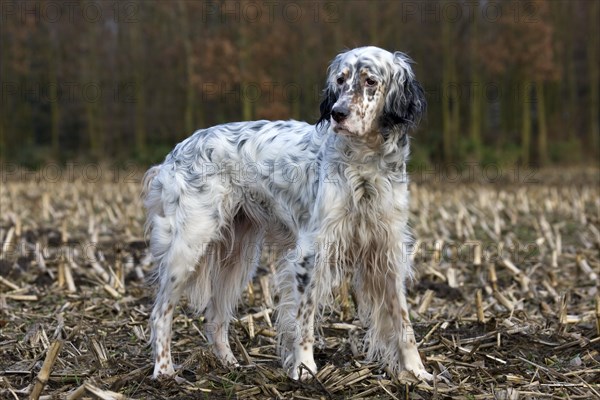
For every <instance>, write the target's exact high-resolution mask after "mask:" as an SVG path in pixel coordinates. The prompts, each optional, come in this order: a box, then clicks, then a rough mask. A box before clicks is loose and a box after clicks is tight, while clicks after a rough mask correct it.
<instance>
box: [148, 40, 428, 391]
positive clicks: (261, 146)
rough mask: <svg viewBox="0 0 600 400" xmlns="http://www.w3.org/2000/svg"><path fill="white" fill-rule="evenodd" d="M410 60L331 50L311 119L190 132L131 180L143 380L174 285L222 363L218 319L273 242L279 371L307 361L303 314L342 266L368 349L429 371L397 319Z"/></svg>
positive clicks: (224, 320) (164, 356) (165, 352)
mask: <svg viewBox="0 0 600 400" xmlns="http://www.w3.org/2000/svg"><path fill="white" fill-rule="evenodd" d="M425 104H426V102H425V98H424V95H423V90H422V89H421V86H420V85H419V83H418V82H417V81H416V80H415V78H414V74H413V72H412V70H411V67H410V59H409V58H408V57H406V56H405V55H404V54H402V53H399V52H396V53H389V52H387V51H385V50H382V49H378V48H375V47H363V48H358V49H354V50H350V51H347V52H344V53H342V54H340V55H338V56H337V57H336V58H335V59H334V60H333V61H332V63H331V65H330V67H329V70H328V79H327V83H326V87H325V90H324V93H323V101H322V103H321V106H320V111H321V117H320V119H319V121H318V122H317V124H316V125H310V124H307V123H304V122H298V121H255V122H241V123H230V124H224V125H219V126H215V127H212V128H208V129H204V130H200V131H197V132H195V133H194V134H193V135H192V136H191V137H189V138H188V139H186V140H184V141H183V142H181V143H180V144H178V145H177V146H176V147H175V149H174V150H173V151H172V152H171V153H170V154H169V155H168V156H167V158H166V159H165V161H164V162H163V163H162V164H161V165H158V166H155V167H152V168H151V169H150V170H149V171H148V172H147V173H146V175H145V177H144V180H143V193H144V198H145V207H146V210H147V214H148V219H147V225H146V227H147V231H148V233H149V236H150V248H151V251H152V254H153V256H154V260H155V263H156V274H155V276H156V282H157V284H158V291H157V295H156V302H155V305H154V309H153V312H152V316H151V328H152V337H151V341H152V344H153V349H154V355H155V360H154V361H155V369H154V377H158V376H160V375H171V374H173V372H174V369H173V365H172V361H171V355H170V336H171V320H172V315H173V310H174V308H175V305H176V304H177V302H178V300H179V298H180V296H181V295H183V294H187V296H188V297H189V298H190V301H191V304H192V305H193V307H194V308H195V309H196V310H197V311H198V312H201V313H204V314H205V316H206V318H207V333H208V337H209V340H210V341H211V343H212V344H213V350H214V352H215V354H216V355H217V356H218V357H219V358H221V359H222V360H223V361H224V362H226V363H230V364H235V363H236V360H235V357H234V355H233V353H232V352H231V349H230V348H229V343H228V342H229V341H228V336H227V327H228V325H229V321H230V320H231V318H232V315H233V312H234V308H235V305H236V303H237V301H238V299H239V298H240V296H241V293H242V290H243V288H244V287H245V285H246V284H247V282H248V280H249V279H251V277H252V275H253V273H254V271H255V269H256V266H257V264H258V260H259V258H260V253H261V249H262V248H263V246H264V245H265V243H266V242H269V243H268V244H269V247H273V245H275V247H279V248H280V249H282V252H283V253H284V254H285V256H284V257H283V258H282V260H281V262H280V265H279V268H278V271H279V272H278V274H277V276H276V280H275V286H276V289H277V294H278V297H279V305H278V312H277V314H278V317H277V329H278V334H279V353H280V356H281V359H282V364H283V366H284V368H285V369H286V370H287V371H288V372H289V374H290V376H292V377H294V378H304V377H307V376H308V375H307V374H306V373H302V372H301V370H300V369H299V367H300V366H301V365H304V366H306V367H307V368H309V369H311V370H313V372H314V371H316V364H315V362H314V358H313V343H314V332H313V331H314V329H313V321H314V315H315V312H318V311H319V309H322V307H324V306H327V305H331V304H332V303H333V296H332V288H333V287H335V286H337V285H339V284H340V283H341V282H342V280H343V279H345V277H346V276H348V275H352V276H353V286H354V289H355V290H356V291H357V292H358V293H360V296H358V298H359V300H360V301H359V304H358V311H359V315H360V316H361V318H362V319H363V321H364V323H365V325H367V326H369V330H368V333H367V336H366V340H365V345H366V350H367V354H368V356H369V357H371V358H374V359H379V360H381V361H382V363H384V364H386V365H388V366H389V367H391V369H392V370H394V371H400V370H403V369H408V370H411V371H413V372H414V373H415V374H416V375H417V376H419V377H421V378H426V379H429V378H430V377H431V375H430V374H428V373H427V372H426V371H425V369H424V367H423V364H422V362H421V359H420V357H419V354H418V351H417V349H416V344H415V340H414V334H413V333H412V328H411V327H410V321H409V320H408V311H407V302H406V298H405V282H406V280H407V279H408V278H409V277H410V276H411V273H412V268H411V265H410V259H409V252H408V246H409V244H410V242H411V240H412V239H411V236H410V232H409V230H408V227H407V218H408V186H407V185H408V182H407V179H406V168H405V163H406V161H407V158H408V154H409V140H408V132H409V130H410V129H411V128H414V127H415V126H416V125H417V124H418V122H419V119H420V117H421V115H422V114H423V113H424V111H425Z"/></svg>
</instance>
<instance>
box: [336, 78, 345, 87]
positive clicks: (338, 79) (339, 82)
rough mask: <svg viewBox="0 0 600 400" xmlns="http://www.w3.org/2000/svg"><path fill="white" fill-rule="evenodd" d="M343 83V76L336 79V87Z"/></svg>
mask: <svg viewBox="0 0 600 400" xmlns="http://www.w3.org/2000/svg"><path fill="white" fill-rule="evenodd" d="M344 81H345V79H344V77H343V76H340V77H338V78H337V81H336V82H337V83H338V85H341V84H343V83H344Z"/></svg>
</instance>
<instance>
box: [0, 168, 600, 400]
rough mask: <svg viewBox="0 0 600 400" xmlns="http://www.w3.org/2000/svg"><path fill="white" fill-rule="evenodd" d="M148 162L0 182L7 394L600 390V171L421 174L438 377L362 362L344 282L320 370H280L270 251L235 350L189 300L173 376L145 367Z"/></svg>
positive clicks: (421, 250)
mask: <svg viewBox="0 0 600 400" xmlns="http://www.w3.org/2000/svg"><path fill="white" fill-rule="evenodd" d="M139 176H140V175H139V174H138V175H132V176H128V174H123V175H122V176H117V175H113V176H111V178H110V179H108V178H107V177H106V176H104V177H103V178H102V179H99V180H98V181H96V182H91V181H90V180H89V179H88V180H86V179H83V178H81V177H79V178H75V179H70V177H65V176H63V177H62V178H61V179H58V180H56V179H48V177H47V176H44V175H37V176H36V175H31V176H29V175H28V176H25V175H20V176H19V179H11V180H6V181H3V182H1V183H0V184H1V192H0V210H1V212H0V245H1V246H2V249H1V253H0V398H7V399H11V398H14V399H21V398H28V397H29V396H30V395H32V397H36V396H37V395H38V394H39V393H41V396H40V398H69V399H76V398H101V399H109V398H110V399H112V398H114V399H119V398H137V399H148V398H157V399H158V398H160V399H164V398H173V399H175V398H207V399H218V398H257V399H261V398H298V399H303V398H307V399H308V398H310V399H313V398H320V399H338V398H339V399H341V398H385V399H387V398H398V399H404V398H410V399H429V398H470V399H490V398H499V399H517V398H523V399H530V398H531V399H534V398H535V399H538V398H570V399H576V398H580V399H590V398H600V385H599V382H600V336H599V334H600V325H599V324H600V322H599V321H600V315H599V314H600V297H599V292H598V288H599V279H598V276H599V275H600V256H599V254H600V252H599V250H600V188H599V182H600V172H599V171H598V170H567V171H558V170H554V171H549V172H544V173H540V174H537V175H536V176H534V178H535V179H534V180H533V181H531V180H525V179H521V177H519V179H512V178H511V179H506V180H504V179H503V180H494V182H492V183H490V182H489V179H488V181H487V182H486V179H471V178H469V179H457V180H455V181H452V180H449V179H448V177H447V176H446V177H443V179H435V177H433V178H432V177H431V176H429V178H427V179H419V178H418V180H419V181H420V182H417V183H412V184H411V192H412V194H411V196H412V197H411V224H412V226H413V229H414V232H415V237H416V238H417V239H418V240H417V243H416V244H415V252H414V255H413V256H414V263H415V267H416V271H417V272H416V279H415V281H414V283H413V284H412V286H411V288H410V293H409V299H410V300H409V301H410V308H411V318H412V320H413V322H414V327H415V330H416V334H417V340H418V341H419V346H420V351H421V353H422V356H423V357H424V359H425V360H426V367H427V369H428V370H429V371H434V372H435V373H436V375H439V376H438V379H437V380H436V382H434V383H433V384H428V383H424V382H418V381H417V380H416V379H414V377H412V376H410V374H402V375H401V376H399V377H398V376H390V375H389V374H388V372H387V371H386V370H385V369H381V367H380V366H379V365H376V364H369V363H366V362H365V361H364V355H363V352H362V349H361V347H360V342H361V341H360V339H361V336H362V335H364V330H363V328H362V327H361V324H360V322H359V321H358V320H357V319H356V315H355V312H354V310H353V307H352V300H351V297H349V296H347V295H345V294H344V293H346V292H345V291H344V290H341V291H338V294H339V295H338V304H337V306H336V307H335V309H333V310H328V311H326V313H325V316H324V317H323V319H322V321H321V323H320V324H319V327H318V341H317V344H316V349H315V351H316V362H317V364H318V365H319V368H320V371H319V373H318V374H317V375H316V377H315V379H312V380H310V381H308V382H296V381H293V380H290V379H289V378H287V377H286V376H285V374H284V373H283V371H282V370H281V368H280V366H279V362H278V359H277V357H276V350H275V337H274V335H275V332H274V328H273V325H272V321H273V319H274V318H275V314H274V312H273V299H272V295H271V293H272V292H273V290H272V288H270V285H271V284H272V283H271V276H272V275H271V270H272V268H271V265H270V263H269V258H268V257H266V258H265V263H264V265H262V266H261V268H260V270H259V272H258V274H257V277H256V278H255V279H254V281H253V282H252V284H251V285H249V287H248V289H247V290H246V291H245V293H244V298H243V301H242V302H241V303H240V306H239V309H238V313H237V315H238V317H239V320H238V321H236V322H235V323H234V324H233V326H232V328H231V335H232V342H233V343H232V347H233V351H234V353H235V354H236V357H237V358H238V359H239V360H240V361H241V364H242V366H241V367H239V368H235V369H230V368H225V367H223V366H221V365H220V364H219V363H218V361H217V360H216V359H215V358H214V357H213V356H212V354H211V352H210V350H209V349H208V345H207V341H206V338H205V337H204V335H203V319H202V318H199V317H197V316H195V315H193V314H192V313H191V312H190V311H189V310H188V308H187V307H186V304H185V302H182V304H181V305H180V307H179V310H178V311H177V312H176V318H175V320H174V324H173V328H174V343H173V353H174V361H175V363H177V364H180V365H181V368H180V369H179V370H178V371H179V372H178V375H177V378H176V379H174V380H173V379H172V380H161V381H153V380H152V379H150V375H151V373H152V361H151V352H150V348H149V346H148V345H147V341H148V337H149V332H148V323H147V322H148V314H149V312H150V309H151V306H152V296H153V289H152V288H151V287H149V286H148V284H147V278H148V276H149V274H150V272H151V270H152V264H151V259H150V258H149V256H148V254H147V246H146V243H145V241H144V238H143V222H144V215H143V210H142V207H141V202H140V198H139V191H140V186H139V180H138V179H137V178H136V177H139ZM66 178H69V179H66ZM130 178H132V179H130ZM438 178H439V177H438ZM44 383H45V385H44ZM32 393H33V394H32Z"/></svg>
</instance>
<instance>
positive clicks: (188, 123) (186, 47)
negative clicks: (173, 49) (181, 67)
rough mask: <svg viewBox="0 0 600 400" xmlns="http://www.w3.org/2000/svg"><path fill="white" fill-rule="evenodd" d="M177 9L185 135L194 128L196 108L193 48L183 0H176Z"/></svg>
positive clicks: (185, 5) (187, 15)
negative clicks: (181, 54) (180, 40)
mask: <svg viewBox="0 0 600 400" xmlns="http://www.w3.org/2000/svg"><path fill="white" fill-rule="evenodd" d="M177 8H178V11H179V21H180V27H181V30H180V32H181V38H182V43H183V51H184V56H185V76H186V82H187V83H186V85H185V106H184V107H185V108H184V117H183V120H184V126H185V131H186V133H185V134H186V135H189V134H191V133H192V132H193V131H194V129H195V123H196V121H194V110H195V108H196V88H195V87H194V81H193V75H194V49H193V43H192V38H191V36H190V25H189V22H188V17H189V14H188V10H187V4H186V1H185V0H179V1H178V2H177Z"/></svg>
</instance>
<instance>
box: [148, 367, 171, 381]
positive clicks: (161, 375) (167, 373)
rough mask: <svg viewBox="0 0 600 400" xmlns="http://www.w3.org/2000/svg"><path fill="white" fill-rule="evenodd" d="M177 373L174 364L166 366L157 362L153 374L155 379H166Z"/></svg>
mask: <svg viewBox="0 0 600 400" xmlns="http://www.w3.org/2000/svg"><path fill="white" fill-rule="evenodd" d="M173 375H175V369H174V368H173V365H169V366H165V365H162V364H160V365H159V364H157V365H155V366H154V373H153V374H152V379H154V380H159V381H160V380H166V379H171V378H172V377H173Z"/></svg>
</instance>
